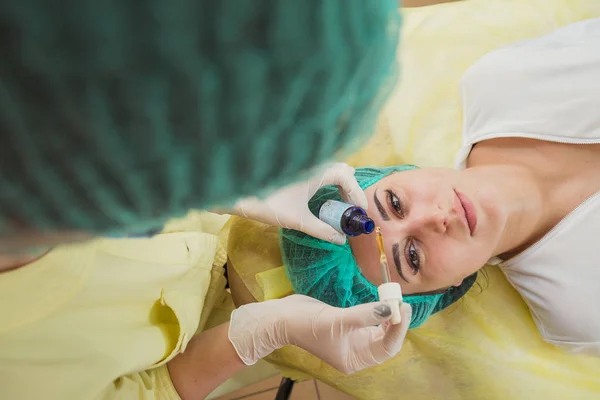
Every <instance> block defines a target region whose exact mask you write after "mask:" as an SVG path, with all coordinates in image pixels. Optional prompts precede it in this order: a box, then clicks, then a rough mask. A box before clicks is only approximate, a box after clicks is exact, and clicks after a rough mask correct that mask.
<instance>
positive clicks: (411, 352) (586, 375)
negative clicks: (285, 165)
mask: <svg viewBox="0 0 600 400" xmlns="http://www.w3.org/2000/svg"><path fill="white" fill-rule="evenodd" d="M404 16H405V19H404V25H403V36H402V42H401V50H400V51H399V52H398V57H399V59H400V61H401V63H402V80H401V83H400V84H399V85H398V87H397V88H396V90H395V92H394V94H393V96H392V99H391V100H390V102H389V103H388V106H387V107H386V109H385V112H384V113H383V115H382V116H381V119H380V123H379V126H378V130H377V133H376V135H375V137H374V138H373V139H372V140H371V142H370V143H369V144H368V145H366V146H365V147H364V148H363V149H362V151H361V152H359V153H358V154H356V155H354V156H353V157H351V158H350V159H349V160H347V161H348V162H349V163H350V164H352V165H355V166H361V165H379V166H381V165H391V164H397V163H401V162H409V163H414V164H417V165H420V166H451V165H452V161H453V157H454V154H455V152H456V151H457V149H458V148H459V146H460V133H461V109H460V97H459V92H458V83H459V80H460V77H461V76H462V74H463V73H464V71H465V70H466V69H467V68H468V67H469V66H470V65H472V64H473V62H475V61H476V60H477V59H478V58H480V57H481V56H483V55H484V54H485V53H487V52H489V51H491V50H493V49H495V48H498V47H500V46H503V45H505V44H509V43H511V42H514V41H517V40H521V39H526V38H531V37H536V36H541V35H543V34H545V33H548V32H550V31H552V30H554V29H555V28H557V27H560V26H563V25H566V24H568V23H571V22H575V21H578V20H582V19H586V18H593V17H599V16H600V1H598V0H467V1H465V2H460V3H451V4H443V5H437V6H432V7H425V8H419V9H411V10H408V9H407V10H405V11H404ZM599 51H600V49H599ZM228 255H229V257H230V259H231V260H232V265H233V266H235V268H236V271H237V272H238V274H239V275H240V276H241V278H242V280H243V281H244V284H245V285H246V287H247V288H248V289H249V291H250V292H251V293H252V295H253V296H254V297H255V298H256V299H258V300H264V299H268V298H277V297H281V296H284V295H286V294H288V293H289V292H290V291H291V287H290V284H289V281H287V279H286V278H285V275H284V274H283V271H282V268H281V254H280V251H279V248H278V244H277V231H276V229H274V228H272V227H267V226H265V225H262V224H259V223H255V222H250V221H246V220H243V219H235V220H234V221H232V226H231V234H230V238H229V251H228ZM487 273H488V279H487V280H486V279H481V277H480V279H479V284H480V285H482V286H483V288H482V290H481V289H479V288H477V287H476V288H474V289H473V290H471V291H470V292H469V293H468V294H467V295H466V296H465V298H464V299H463V300H462V301H460V302H459V303H458V304H456V305H454V306H452V307H450V308H449V309H447V310H445V311H444V312H442V313H440V314H438V315H436V316H434V317H433V318H431V319H430V320H429V321H428V322H427V323H426V324H425V325H423V326H422V327H421V328H418V329H415V330H413V331H411V332H409V335H408V337H407V339H406V342H405V345H404V348H403V349H402V352H401V353H400V354H399V355H398V356H397V357H396V358H395V359H393V360H391V361H389V362H387V363H384V364H382V365H380V366H377V367H374V368H371V369H368V370H366V371H362V372H359V373H356V374H353V375H351V376H346V375H343V374H340V373H338V372H337V371H335V370H333V369H332V368H331V367H329V366H328V365H326V364H324V363H323V362H321V361H320V360H318V359H317V358H316V357H313V356H312V355H310V354H307V353H306V352H304V351H302V350H300V349H297V348H294V347H287V348H284V349H281V350H280V351H278V352H276V353H274V354H273V355H272V356H271V357H269V361H270V362H272V363H273V364H275V365H277V366H278V367H279V368H280V369H281V370H282V371H283V373H284V374H285V375H287V376H290V377H292V378H295V379H302V378H306V377H308V376H313V377H316V378H318V379H320V380H322V381H323V382H325V383H327V384H329V385H331V386H334V387H336V388H338V389H340V390H342V391H344V392H346V393H348V394H350V395H353V396H355V397H357V398H359V399H417V400H420V399H444V400H453V399H456V400H459V399H460V400H469V399H473V400H476V399H477V400H479V399H486V400H487V399H518V400H520V399H523V400H529V399H541V398H545V399H561V400H562V399H599V398H600V359H594V358H587V357H580V356H573V355H569V354H566V353H563V352H561V351H560V350H558V349H556V348H554V347H553V346H551V345H548V344H546V343H545V342H543V341H542V340H541V338H540V336H539V335H538V332H537V329H536V327H535V325H534V323H533V320H532V318H531V316H530V314H529V311H528V309H527V307H526V305H525V304H524V303H523V301H522V300H521V298H520V296H519V295H518V293H516V292H515V290H514V289H513V288H512V287H511V286H510V285H509V284H508V282H507V281H506V279H505V278H504V276H503V275H502V273H501V272H500V271H499V270H497V269H495V268H493V267H488V268H487ZM556 295H557V296H560V293H557V294H556ZM290 312H291V313H293V310H290ZM590 312H596V310H590Z"/></svg>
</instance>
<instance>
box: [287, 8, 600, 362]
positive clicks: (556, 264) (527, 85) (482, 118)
mask: <svg viewBox="0 0 600 400" xmlns="http://www.w3.org/2000/svg"><path fill="white" fill-rule="evenodd" d="M461 90H462V101H463V110H464V129H463V147H462V149H461V150H460V151H459V153H458V155H457V170H453V169H433V168H431V169H418V168H416V167H413V166H408V165H404V166H398V167H389V168H362V169H357V171H356V177H357V179H358V181H359V183H360V184H361V186H362V188H363V189H364V190H365V193H366V195H367V198H368V201H369V208H368V213H369V216H370V217H371V218H372V219H373V220H374V221H375V223H376V225H378V226H380V227H381V229H382V232H383V235H384V239H385V248H386V251H387V257H388V260H389V262H390V269H391V270H392V271H391V274H392V279H393V280H395V281H397V282H399V283H400V285H401V286H402V291H403V293H404V296H405V299H404V301H406V302H408V303H410V304H411V305H412V307H413V313H412V321H411V327H417V326H419V325H421V324H422V323H423V322H425V320H426V319H427V318H428V317H429V316H430V315H431V314H433V313H436V312H438V311H440V310H442V309H444V308H446V307H447V306H448V305H450V304H452V303H453V302H455V301H456V300H458V299H459V298H460V297H461V296H463V295H464V294H465V293H466V292H467V291H468V290H469V289H470V288H471V286H472V285H473V283H474V281H475V277H476V274H477V271H478V270H479V269H480V268H481V267H482V266H483V265H485V264H487V263H489V264H495V265H497V266H498V267H499V268H501V270H502V271H503V272H504V273H505V275H506V277H507V279H508V280H509V281H510V283H511V284H512V285H513V286H514V287H515V288H516V289H517V291H518V292H519V293H520V294H521V296H522V297H523V299H524V300H525V302H526V303H527V305H528V306H529V309H530V310H531V314H532V315H533V318H534V320H535V322H536V324H537V327H538V329H539V332H540V334H541V336H542V337H543V338H544V340H546V341H547V342H549V343H552V344H555V345H557V346H560V347H562V348H564V349H566V350H568V351H570V352H572V353H575V354H586V355H592V356H597V357H600V309H599V305H600V290H599V289H598V286H599V285H600V19H593V20H587V21H583V22H579V23H575V24H572V25H569V26H567V27H564V28H561V29H559V30H557V31H555V32H553V33H551V34H549V35H546V36H543V37H541V38H538V39H534V40H526V41H523V42H519V43H516V44H513V45H511V46H508V47H505V48H501V49H499V50H496V51H494V52H491V53H489V54H488V55H486V56H485V57H483V58H482V59H481V60H480V61H478V62H477V63H476V64H475V65H473V66H472V67H471V68H470V69H469V70H468V71H467V72H466V74H465V75H464V77H463V79H462V82H461ZM337 197H339V195H338V194H337V190H336V189H335V188H331V187H326V188H323V189H321V190H320V191H319V192H318V193H317V194H316V195H315V196H314V197H313V199H312V201H311V210H312V211H313V212H314V213H316V212H317V211H318V209H319V207H320V205H321V204H322V203H323V202H324V201H325V200H327V199H332V198H337ZM281 247H282V254H283V258H284V264H285V266H286V272H287V274H288V277H289V278H290V280H291V282H292V285H293V288H294V290H295V291H296V292H297V293H302V294H306V295H309V296H312V297H315V298H318V299H320V300H322V301H324V302H326V303H329V304H331V305H335V306H340V307H348V306H352V305H355V304H357V303H366V302H370V301H375V300H376V298H377V290H376V286H377V285H379V284H381V283H382V278H381V276H380V270H379V259H378V256H377V254H378V253H377V246H376V243H375V238H374V236H373V235H362V236H359V237H356V238H351V239H350V240H349V243H348V244H346V245H342V246H339V245H334V244H330V243H325V242H323V241H320V240H318V239H315V238H312V237H310V236H307V235H305V234H302V233H299V232H297V231H291V230H283V231H282V234H281Z"/></svg>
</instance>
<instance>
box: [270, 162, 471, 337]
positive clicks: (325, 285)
mask: <svg viewBox="0 0 600 400" xmlns="http://www.w3.org/2000/svg"><path fill="white" fill-rule="evenodd" d="M415 168H416V167H415V166H412V165H401V166H396V167H386V168H357V169H356V172H355V177H356V179H357V181H358V183H359V184H360V187H361V188H362V189H363V190H365V189H366V188H368V187H369V186H371V185H374V184H375V183H377V182H378V181H380V180H381V179H383V178H384V177H386V176H388V175H389V174H392V173H396V172H401V171H406V170H411V169H415ZM330 199H334V200H341V198H340V194H339V190H338V189H337V187H335V186H325V187H323V188H321V189H320V190H319V191H318V192H317V193H316V194H315V195H314V197H313V198H312V199H311V201H310V203H309V207H310V210H311V211H312V213H313V214H315V215H318V211H319V208H320V207H321V205H322V204H323V203H324V202H325V201H327V200H330ZM279 237H280V247H281V253H282V256H283V263H284V265H285V271H286V274H287V276H288V278H289V279H290V281H291V283H292V287H293V289H294V291H295V292H296V293H300V294H304V295H307V296H311V297H314V298H316V299H319V300H321V301H323V302H325V303H327V304H330V305H332V306H335V307H352V306H354V305H357V304H362V303H369V302H373V301H378V300H379V295H378V294H377V287H376V286H375V285H373V284H372V283H371V282H369V281H368V280H367V279H366V278H365V277H364V276H363V274H362V273H361V272H360V268H359V266H358V264H357V263H356V259H355V258H354V256H353V255H352V250H351V248H350V244H349V243H346V244H344V245H337V244H332V243H328V242H325V241H323V240H320V239H316V238H314V237H312V236H309V235H306V234H304V233H302V232H298V231H294V230H290V229H281V230H280V235H279ZM475 279H476V274H474V275H471V276H470V277H468V278H467V279H465V280H463V283H462V284H461V285H460V286H459V287H452V288H450V289H448V290H447V291H445V292H444V293H441V294H433V295H423V296H410V295H409V296H404V299H403V301H404V302H406V303H409V304H410V305H411V306H412V320H411V324H410V327H411V328H416V327H418V326H420V325H421V324H423V323H424V322H425V321H426V320H427V318H429V316H430V315H432V314H435V313H436V312H438V311H441V310H443V309H445V308H446V307H448V306H449V305H451V304H452V303H454V302H455V301H457V300H458V299H459V298H461V297H462V296H463V295H464V294H465V293H466V292H467V291H468V290H469V289H470V288H471V286H473V283H475Z"/></svg>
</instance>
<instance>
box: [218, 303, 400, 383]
mask: <svg viewBox="0 0 600 400" xmlns="http://www.w3.org/2000/svg"><path fill="white" fill-rule="evenodd" d="M400 312H401V313H402V322H401V323H400V324H398V325H391V324H389V323H387V322H386V321H387V320H389V318H390V317H391V315H392V314H391V309H390V307H389V305H388V304H386V303H383V302H379V303H369V304H361V305H358V306H354V307H351V308H335V307H331V306H329V305H327V304H325V303H323V302H321V301H319V300H316V299H313V298H311V297H307V296H303V295H293V296H289V297H286V298H283V299H279V300H269V301H265V302H263V303H252V304H247V305H244V306H242V307H240V308H238V309H237V310H235V311H234V312H233V313H232V315H231V321H230V325H229V340H230V341H231V343H232V344H233V347H234V348H235V350H236V352H237V354H238V355H239V356H240V359H241V360H242V361H243V362H244V364H246V365H252V364H254V363H256V362H257V361H258V360H259V359H261V358H263V357H265V356H267V355H269V354H270V353H272V352H273V351H275V350H277V349H279V348H281V347H283V346H285V345H289V344H292V345H296V346H298V347H300V348H302V349H304V350H307V351H308V352H310V353H312V354H314V355H315V356H317V357H319V358H320V359H322V360H323V361H325V362H327V363H328V364H330V365H331V366H332V367H334V368H336V369H337V370H339V371H341V372H343V373H346V374H350V373H353V372H356V371H359V370H361V369H364V368H367V367H370V366H373V365H376V364H380V363H382V362H384V361H386V360H389V359H390V358H392V357H394V356H395V355H396V354H398V352H399V351H400V349H401V348H402V344H403V342H404V338H405V336H406V332H407V330H408V326H409V325H410V318H411V314H412V310H411V308H410V305H408V304H406V303H403V304H402V307H401V309H400ZM375 325H379V326H375Z"/></svg>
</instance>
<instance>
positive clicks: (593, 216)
mask: <svg viewBox="0 0 600 400" xmlns="http://www.w3.org/2000/svg"><path fill="white" fill-rule="evenodd" d="M461 91H462V98H463V113H464V118H463V120H464V128H463V146H462V148H461V150H460V151H459V153H458V155H457V158H456V166H457V168H459V169H462V168H465V167H466V161H467V157H468V156H469V153H470V151H471V149H472V147H473V145H474V144H476V143H478V142H482V141H484V140H487V139H493V138H499V137H523V138H532V139H539V140H546V141H553V142H561V143H572V144H589V143H600V19H591V20H586V21H582V22H578V23H575V24H571V25H568V26H566V27H564V28H561V29H558V30H556V31H554V32H553V33H551V34H549V35H546V36H543V37H541V38H537V39H530V40H525V41H522V42H518V43H515V44H512V45H510V46H507V47H504V48H501V49H499V50H496V51H493V52H491V53H489V54H487V55H486V56H484V57H483V58H482V59H481V60H479V61H478V62H477V63H475V64H474V65H473V66H472V67H471V68H470V69H469V70H468V71H467V72H466V73H465V75H464V77H463V79H462V81H461ZM598 174H600V171H598ZM500 268H501V269H502V271H503V272H504V273H505V275H506V277H507V279H508V280H509V281H510V283H511V284H512V285H513V286H514V287H515V289H517V291H518V292H519V293H520V294H521V296H522V297H523V299H524V300H525V302H526V303H527V304H528V306H529V308H530V310H531V314H532V316H533V318H534V320H535V323H536V324H537V326H538V329H539V331H540V333H541V335H542V336H543V338H544V339H545V340H546V341H547V342H550V343H553V344H555V345H558V346H561V347H564V348H566V349H567V350H569V351H571V352H573V353H577V354H587V355H592V356H597V357H600V192H599V193H596V194H595V195H594V196H592V197H591V198H589V199H588V200H586V201H585V202H584V203H582V204H581V205H580V206H579V207H577V208H576V209H575V210H573V211H572V212H571V213H570V214H569V215H567V216H566V217H565V218H564V219H563V220H562V221H561V222H560V223H559V224H558V225H557V226H556V227H555V228H554V229H553V230H552V231H551V232H549V233H548V234H547V235H546V236H544V237H543V238H542V239H541V240H540V241H539V242H538V243H536V244H535V245H533V246H532V247H530V248H529V249H527V250H525V251H524V252H523V253H521V254H519V255H518V256H516V257H514V258H512V259H510V260H507V261H505V262H503V263H501V264H500Z"/></svg>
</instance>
